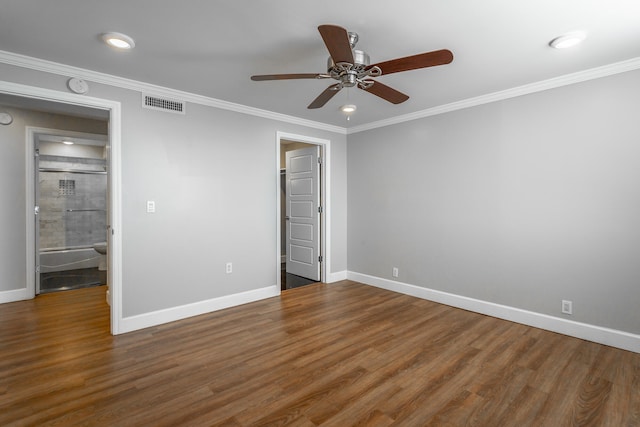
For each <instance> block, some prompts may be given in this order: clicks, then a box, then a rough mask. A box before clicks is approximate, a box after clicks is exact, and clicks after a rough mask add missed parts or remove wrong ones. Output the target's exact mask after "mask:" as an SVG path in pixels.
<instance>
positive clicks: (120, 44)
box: [102, 33, 136, 50]
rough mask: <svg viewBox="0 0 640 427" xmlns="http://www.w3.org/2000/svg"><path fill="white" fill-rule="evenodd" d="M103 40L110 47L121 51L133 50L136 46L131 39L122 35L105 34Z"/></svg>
mask: <svg viewBox="0 0 640 427" xmlns="http://www.w3.org/2000/svg"><path fill="white" fill-rule="evenodd" d="M102 40H104V42H105V43H106V44H108V45H109V46H111V47H115V48H116V49H121V50H129V49H133V48H134V47H135V46H136V43H135V42H134V41H133V39H132V38H131V37H129V36H128V35H126V34H122V33H105V34H103V35H102Z"/></svg>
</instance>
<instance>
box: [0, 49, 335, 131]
mask: <svg viewBox="0 0 640 427" xmlns="http://www.w3.org/2000/svg"><path fill="white" fill-rule="evenodd" d="M0 63H4V64H8V65H14V66H16V67H21V68H28V69H31V70H35V71H42V72H45V73H51V74H57V75H62V76H73V77H78V78H81V79H83V80H87V81H91V82H93V83H99V84H105V85H109V86H114V87H118V88H121V89H128V90H133V91H137V92H145V93H153V94H154V95H159V96H166V97H168V98H174V99H180V100H183V101H186V102H192V103H194V104H200V105H205V106H208V107H213V108H220V109H222V110H229V111H234V112H237V113H242V114H248V115H251V116H256V117H262V118H265V119H270V120H276V121H280V122H286V123H291V124H294V125H300V126H306V127H310V128H314V129H320V130H325V131H328V132H334V133H339V134H343V135H344V134H346V133H347V129H346V128H344V127H340V126H334V125H329V124H326V123H320V122H316V121H313V120H307V119H302V118H299V117H294V116H289V115H286V114H281V113H275V112H273V111H268V110H262V109H260V108H254V107H249V106H246V105H242V104H236V103H233V102H228V101H223V100H220V99H216V98H211V97H207V96H203V95H198V94H195V93H191V92H185V91H181V90H176V89H170V88H166V87H163V86H158V85H153V84H150V83H145V82H141V81H137V80H132V79H127V78H124V77H117V76H113V75H110V74H105V73H100V72H97V71H92V70H86V69H84V68H78V67H73V66H71V65H65V64H60V63H57V62H52V61H47V60H44V59H39V58H33V57H30V56H25V55H20V54H17V53H13V52H7V51H2V50H0Z"/></svg>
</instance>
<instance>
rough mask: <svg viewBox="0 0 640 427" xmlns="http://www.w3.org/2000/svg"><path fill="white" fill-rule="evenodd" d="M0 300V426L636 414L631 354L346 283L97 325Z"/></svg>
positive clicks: (621, 418)
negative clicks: (210, 309)
mask: <svg viewBox="0 0 640 427" xmlns="http://www.w3.org/2000/svg"><path fill="white" fill-rule="evenodd" d="M104 293H105V288H104V287H99V288H88V289H81V290H76V291H69V292H64V293H57V294H48V295H42V296H39V297H38V298H36V299H35V300H32V301H23V302H17V303H10V304H3V305H0V325H2V326H1V328H0V425H2V426H23V425H34V426H35V425H37V426H48V425H57V426H67V425H91V426H281V425H291V426H303V427H311V426H320V425H321V426H341V427H342V426H356V425H357V426H436V425H438V426H462V425H475V426H587V425H589V426H640V354H636V353H631V352H628V351H623V350H618V349H614V348H611V347H607V346H603V345H599V344H594V343H591V342H587V341H582V340H579V339H575V338H570V337H566V336H562V335H558V334H555V333H551V332H547V331H543V330H540V329H535V328H530V327H527V326H523V325H519V324H516V323H511V322H507V321H503V320H498V319H495V318H491V317H487V316H483V315H479V314H475V313H471V312H467V311H464V310H459V309H455V308H451V307H447V306H444V305H439V304H435V303H432V302H429V301H425V300H421V299H417V298H412V297H409V296H406V295H401V294H397V293H393V292H389V291H385V290H381V289H377V288H373V287H369V286H365V285H362V284H358V283H355V282H349V281H344V282H340V283H335V284H331V285H325V284H313V285H309V286H306V287H301V288H296V289H291V290H287V291H285V292H283V294H282V296H281V297H279V298H270V299H268V300H263V301H259V302H255V303H252V304H247V305H244V306H240V307H234V308H231V309H227V310H222V311H218V312H216V313H211V314H207V315H203V316H198V317H194V318H191V319H186V320H183V321H179V322H174V323H171V324H166V325H162V326H157V327H153V328H148V329H145V330H141V331H136V332H132V333H128V334H124V335H120V336H116V337H114V336H111V335H109V319H108V317H109V315H108V313H109V309H108V306H107V305H106V303H105V302H104V301H105V298H104V296H105V295H104Z"/></svg>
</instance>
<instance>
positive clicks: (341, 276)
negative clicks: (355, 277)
mask: <svg viewBox="0 0 640 427" xmlns="http://www.w3.org/2000/svg"><path fill="white" fill-rule="evenodd" d="M328 276H329V277H327V280H325V283H334V282H339V281H341V280H347V271H346V270H345V271H338V272H335V273H329V274H328Z"/></svg>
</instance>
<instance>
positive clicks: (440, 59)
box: [367, 49, 453, 75]
mask: <svg viewBox="0 0 640 427" xmlns="http://www.w3.org/2000/svg"><path fill="white" fill-rule="evenodd" d="M451 61H453V53H451V51H450V50H447V49H442V50H435V51H433V52H427V53H420V54H418V55H413V56H406V57H404V58H398V59H392V60H390V61H385V62H379V63H377V64H373V65H370V66H369V67H367V69H371V68H373V67H378V68H380V69H381V70H382V74H383V75H385V74H391V73H398V72H400V71H409V70H417V69H419V68H426V67H433V66H436V65H444V64H448V63H450V62H451Z"/></svg>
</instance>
